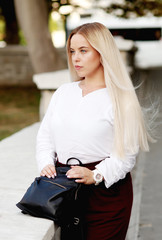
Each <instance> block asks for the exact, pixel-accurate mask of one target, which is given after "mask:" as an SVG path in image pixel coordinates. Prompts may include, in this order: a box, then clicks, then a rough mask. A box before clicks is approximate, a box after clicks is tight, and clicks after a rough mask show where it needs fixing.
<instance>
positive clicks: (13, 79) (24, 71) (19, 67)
mask: <svg viewBox="0 0 162 240" xmlns="http://www.w3.org/2000/svg"><path fill="white" fill-rule="evenodd" d="M32 76H33V68H32V65H31V63H30V59H29V56H28V51H27V47H25V46H19V45H11V46H6V47H4V48H0V86H2V85H17V84H18V85H33V82H32Z"/></svg>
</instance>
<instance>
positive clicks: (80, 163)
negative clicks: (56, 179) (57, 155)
mask: <svg viewBox="0 0 162 240" xmlns="http://www.w3.org/2000/svg"><path fill="white" fill-rule="evenodd" d="M72 159H73V160H77V161H78V162H79V165H80V166H82V162H81V161H80V160H79V159H78V158H75V157H71V158H68V160H67V161H66V164H68V162H69V161H70V160H72Z"/></svg>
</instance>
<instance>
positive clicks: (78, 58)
mask: <svg viewBox="0 0 162 240" xmlns="http://www.w3.org/2000/svg"><path fill="white" fill-rule="evenodd" d="M73 60H74V61H75V62H79V61H80V57H79V53H77V52H75V54H74V55H73Z"/></svg>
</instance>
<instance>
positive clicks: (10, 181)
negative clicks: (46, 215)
mask: <svg viewBox="0 0 162 240" xmlns="http://www.w3.org/2000/svg"><path fill="white" fill-rule="evenodd" d="M38 128H39V124H38V123H36V124H33V125H31V126H29V127H27V128H25V129H23V130H21V131H19V132H17V133H15V134H13V135H12V136H10V137H8V138H6V139H4V140H2V141H1V142H0V163H1V175H0V206H1V208H0V238H1V239H3V240H10V239H12V240H29V239H30V240H52V239H53V235H54V231H55V226H54V223H53V221H50V220H46V219H41V218H35V217H31V216H29V215H24V214H22V213H21V211H20V209H18V208H17V207H16V203H17V202H18V201H20V199H21V198H22V196H23V195H24V193H25V191H26V190H27V188H28V187H29V185H30V184H31V182H32V181H33V180H34V178H35V177H36V176H38V171H37V164H36V160H35V140H36V135H37V131H38Z"/></svg>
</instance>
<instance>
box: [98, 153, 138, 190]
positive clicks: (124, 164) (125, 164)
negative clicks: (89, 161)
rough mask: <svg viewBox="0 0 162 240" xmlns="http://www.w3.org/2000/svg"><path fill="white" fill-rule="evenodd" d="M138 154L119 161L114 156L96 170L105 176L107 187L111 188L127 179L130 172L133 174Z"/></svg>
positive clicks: (128, 155) (101, 163) (129, 155)
mask: <svg viewBox="0 0 162 240" xmlns="http://www.w3.org/2000/svg"><path fill="white" fill-rule="evenodd" d="M137 154H138V153H136V154H126V157H125V159H119V158H117V157H115V156H113V155H112V154H110V157H109V158H106V159H105V160H103V161H102V162H100V163H99V164H98V165H96V168H97V169H98V170H99V171H100V172H101V173H102V175H103V176H104V181H105V186H106V187H107V188H109V187H110V186H111V185H113V184H114V183H116V182H117V181H119V180H120V179H123V178H125V176H126V174H127V173H128V172H131V170H132V169H133V167H134V165H135V163H136V157H137Z"/></svg>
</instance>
